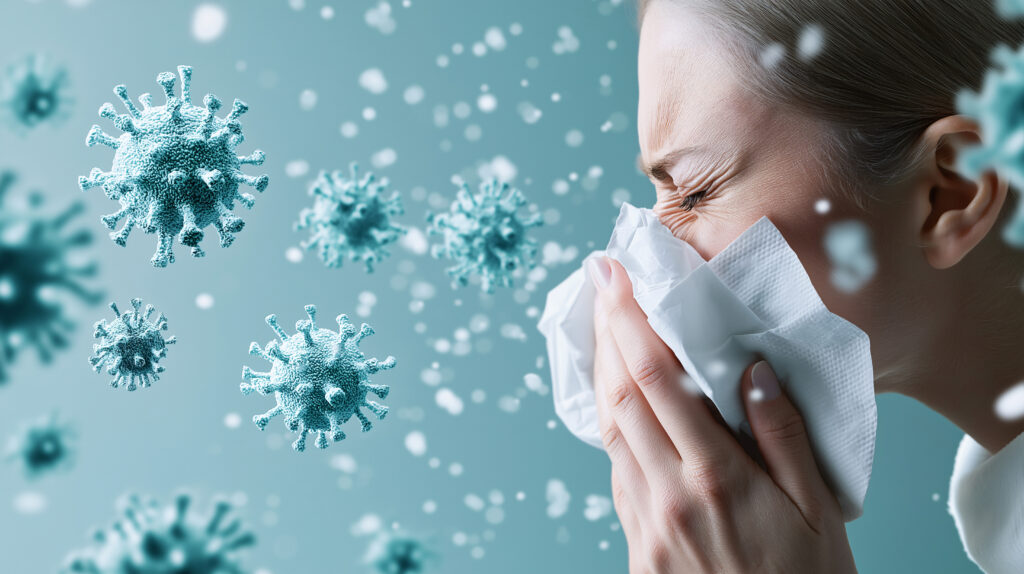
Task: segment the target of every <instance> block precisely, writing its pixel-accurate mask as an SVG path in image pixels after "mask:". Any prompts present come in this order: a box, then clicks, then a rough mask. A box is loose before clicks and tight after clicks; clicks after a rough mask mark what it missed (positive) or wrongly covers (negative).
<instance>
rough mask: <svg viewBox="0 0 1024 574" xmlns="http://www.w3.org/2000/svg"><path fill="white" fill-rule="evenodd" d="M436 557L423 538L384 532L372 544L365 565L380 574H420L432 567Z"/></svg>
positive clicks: (402, 533)
mask: <svg viewBox="0 0 1024 574" xmlns="http://www.w3.org/2000/svg"><path fill="white" fill-rule="evenodd" d="M436 557H437V556H436V553H435V552H434V551H433V550H432V549H430V548H429V547H428V546H427V544H426V543H425V542H424V541H423V540H422V539H421V538H419V537H416V536H412V535H410V534H407V533H404V532H396V531H392V532H387V531H384V532H381V533H380V534H378V535H377V537H376V538H374V540H373V542H371V543H370V546H369V548H367V550H366V555H365V556H364V557H363V563H364V564H367V565H369V566H371V567H372V568H373V570H374V571H375V572H378V573H379V574H420V573H422V572H426V571H427V570H428V569H429V568H430V567H431V566H432V564H433V562H434V561H435V560H436Z"/></svg>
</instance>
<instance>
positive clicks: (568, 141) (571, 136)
mask: <svg viewBox="0 0 1024 574" xmlns="http://www.w3.org/2000/svg"><path fill="white" fill-rule="evenodd" d="M565 145H567V146H569V147H580V146H581V145H583V132H581V131H580V130H569V132H568V133H567V134H565Z"/></svg>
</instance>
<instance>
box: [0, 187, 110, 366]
mask: <svg viewBox="0 0 1024 574" xmlns="http://www.w3.org/2000/svg"><path fill="white" fill-rule="evenodd" d="M14 180H15V176H14V174H13V173H12V172H9V171H0V384H3V383H4V382H5V381H6V380H7V367H8V366H9V365H10V364H11V363H12V362H13V361H14V360H15V359H16V358H17V355H18V352H19V351H20V350H21V349H22V348H24V347H26V346H29V345H31V346H33V347H35V348H36V350H37V351H38V353H39V358H40V360H42V361H43V362H49V361H50V360H51V359H52V357H53V351H54V350H56V349H60V348H63V347H66V346H67V344H68V339H67V335H68V334H69V333H70V332H71V331H72V330H73V328H74V322H73V321H71V319H70V318H69V317H68V316H67V315H66V312H65V305H64V299H67V298H68V297H66V296H65V295H71V296H72V297H74V298H77V299H79V300H81V301H83V302H86V303H89V304H95V303H98V302H99V300H100V297H101V294H100V293H99V292H98V291H92V290H90V289H88V288H87V287H86V286H85V285H83V283H82V279H86V278H89V277H93V276H95V275H96V271H97V266H96V264H95V262H93V261H90V260H83V258H82V257H81V256H80V254H79V253H78V249H79V248H81V247H84V246H85V245H87V244H89V243H90V241H91V239H92V235H91V234H90V233H89V232H88V231H86V230H84V229H83V230H78V231H71V232H69V231H68V230H67V227H68V224H69V223H70V222H71V221H72V220H73V219H74V218H75V217H76V216H77V215H79V214H80V213H81V212H82V210H83V207H82V205H81V204H73V205H71V206H69V207H68V208H66V209H65V210H63V211H61V212H59V213H57V214H55V215H46V214H45V213H43V211H42V210H41V207H42V204H43V199H42V196H41V195H39V194H32V195H31V196H29V198H28V208H27V209H20V208H17V207H12V206H10V205H9V202H8V199H9V198H8V197H7V195H8V192H9V191H10V189H11V188H12V187H13V184H14Z"/></svg>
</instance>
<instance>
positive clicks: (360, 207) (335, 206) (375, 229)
mask: <svg viewBox="0 0 1024 574" xmlns="http://www.w3.org/2000/svg"><path fill="white" fill-rule="evenodd" d="M349 173H350V175H349V176H348V177H346V176H345V175H344V174H343V173H341V172H340V171H334V172H330V173H328V172H326V171H324V172H320V175H319V177H317V178H316V180H315V181H314V182H313V183H312V185H310V188H309V195H310V196H312V197H313V206H312V207H307V208H306V209H303V210H302V212H301V213H299V221H298V222H297V223H296V224H295V229H296V230H300V229H307V228H308V229H309V230H310V234H311V235H310V238H309V239H308V240H306V241H303V242H302V247H303V248H304V249H313V248H316V249H317V251H318V252H319V254H320V260H321V261H323V262H324V265H326V266H328V267H341V265H342V262H343V261H344V260H345V258H348V259H349V260H351V261H362V262H363V263H364V264H365V265H366V271H367V272H373V266H374V264H375V263H377V262H378V261H381V260H382V259H384V258H385V257H387V256H388V255H390V254H391V253H390V251H389V250H388V248H387V245H388V244H389V243H392V242H394V241H395V240H397V239H398V238H400V237H401V236H402V234H404V233H405V231H406V230H405V228H404V227H402V226H401V225H398V224H397V223H394V222H393V221H392V218H393V217H395V216H398V215H402V213H403V210H402V198H401V196H400V195H399V193H398V192H397V191H396V192H394V193H393V194H391V196H390V197H385V196H384V193H385V190H386V189H387V185H388V180H387V179H381V180H377V179H376V178H375V177H374V175H373V174H372V173H369V172H367V174H366V175H365V176H363V177H362V178H360V176H359V166H357V165H356V164H355V163H352V164H351V166H350V167H349Z"/></svg>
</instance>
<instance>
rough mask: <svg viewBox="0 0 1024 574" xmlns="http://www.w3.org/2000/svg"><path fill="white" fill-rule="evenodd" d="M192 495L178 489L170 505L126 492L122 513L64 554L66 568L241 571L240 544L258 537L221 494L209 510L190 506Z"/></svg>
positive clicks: (100, 573) (97, 573)
mask: <svg viewBox="0 0 1024 574" xmlns="http://www.w3.org/2000/svg"><path fill="white" fill-rule="evenodd" d="M191 503H192V497H191V496H189V495H188V494H179V495H178V496H177V498H176V499H175V502H174V504H173V505H172V506H171V507H163V506H160V505H158V504H156V503H155V502H154V501H152V500H142V499H141V498H139V497H138V496H134V495H130V496H126V497H122V498H121V500H120V501H119V503H118V508H119V512H120V513H121V515H122V516H121V518H120V519H119V520H118V521H117V522H115V523H114V525H113V526H112V527H110V528H108V529H106V530H98V531H97V532H96V533H95V534H94V542H93V544H92V545H91V546H89V547H88V548H85V549H82V550H79V551H76V552H73V553H72V554H71V555H70V556H68V558H67V559H66V560H65V563H64V568H63V572H64V573H65V574H241V573H242V572H245V570H243V568H242V566H241V564H240V557H239V554H240V552H239V551H240V550H242V549H243V548H246V547H249V546H252V545H253V544H255V542H256V537H255V536H254V535H253V534H252V532H249V531H247V530H245V529H244V528H243V526H242V523H241V521H240V520H239V519H238V518H232V517H231V513H232V510H233V506H232V505H231V503H229V502H227V501H226V500H223V499H218V500H217V501H215V502H214V504H213V510H212V512H210V513H209V514H208V515H200V514H197V513H195V512H190V511H189V510H190V509H189V507H190V506H191Z"/></svg>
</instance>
